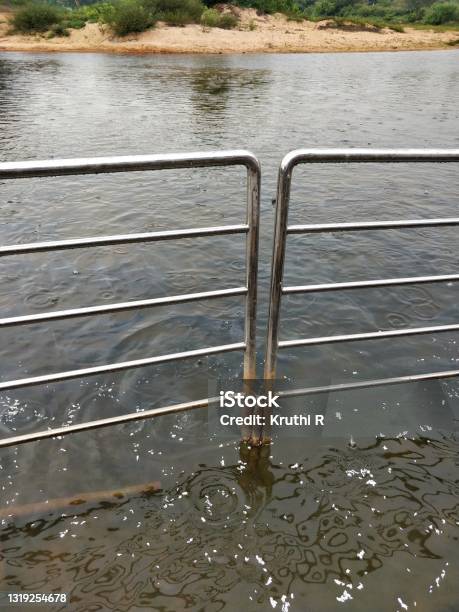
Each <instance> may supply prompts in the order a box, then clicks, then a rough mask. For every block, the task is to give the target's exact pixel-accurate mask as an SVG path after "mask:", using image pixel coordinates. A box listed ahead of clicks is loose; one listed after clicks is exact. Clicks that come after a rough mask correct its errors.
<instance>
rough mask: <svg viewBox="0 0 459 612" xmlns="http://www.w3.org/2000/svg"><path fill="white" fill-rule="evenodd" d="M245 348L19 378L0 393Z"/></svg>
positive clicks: (1, 384)
mask: <svg viewBox="0 0 459 612" xmlns="http://www.w3.org/2000/svg"><path fill="white" fill-rule="evenodd" d="M245 348H246V345H245V342H235V343H233V344H222V345H220V346H212V347H209V348H204V349H195V350H193V351H183V352H181V353H171V354H170V355H159V356H157V357H147V358H145V359H134V360H132V361H122V362H121V363H111V364H109V365H102V366H93V367H90V368H82V369H80V370H68V371H67V372H57V373H56V374H45V375H43V376H33V377H31V378H20V379H19V380H9V381H6V382H0V391H6V390H7V389H19V388H23V387H34V386H36V385H45V384H49V383H56V382H61V381H63V380H70V379H72V378H83V377H86V376H97V375H98V374H107V373H112V372H120V371H122V370H132V369H134V368H143V367H145V366H149V365H156V364H159V363H168V362H170V361H179V360H181V359H188V358H190V357H207V356H208V355H215V354H216V353H227V352H229V351H240V350H244V349H245Z"/></svg>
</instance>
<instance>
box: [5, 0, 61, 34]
mask: <svg viewBox="0 0 459 612" xmlns="http://www.w3.org/2000/svg"><path fill="white" fill-rule="evenodd" d="M62 19H63V13H62V11H61V10H60V9H59V8H57V7H56V6H51V5H50V4H27V5H26V6H24V7H22V8H20V9H19V10H18V11H17V13H16V14H15V15H14V17H13V19H12V22H11V23H12V25H13V27H14V29H15V30H17V31H18V32H23V33H30V32H46V31H47V30H49V29H50V27H51V26H52V25H54V24H56V23H60V22H61V21H62Z"/></svg>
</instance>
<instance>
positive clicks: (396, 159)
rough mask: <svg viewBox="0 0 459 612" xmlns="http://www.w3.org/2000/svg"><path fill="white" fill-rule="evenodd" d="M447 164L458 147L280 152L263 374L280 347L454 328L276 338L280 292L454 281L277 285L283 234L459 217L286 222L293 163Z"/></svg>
mask: <svg viewBox="0 0 459 612" xmlns="http://www.w3.org/2000/svg"><path fill="white" fill-rule="evenodd" d="M401 162H407V163H408V162H409V163H421V162H434V163H440V162H442V163H449V162H459V149H453V150H438V149H434V150H424V149H423V150H417V149H407V150H398V149H397V150H367V149H300V150H298V151H293V152H291V153H289V154H288V155H286V156H285V157H284V159H283V160H282V163H281V166H280V169H279V177H278V185H277V208H276V221H275V231H274V250H273V259H272V269H271V291H270V305H269V317H268V336H267V347H266V360H265V379H267V380H273V379H274V378H275V376H276V365H277V354H278V351H279V350H281V349H288V348H292V347H297V346H313V345H323V344H332V343H336V342H355V341H359V340H374V339H380V338H392V337H400V336H412V335H418V334H431V333H440V332H446V331H456V330H459V324H452V325H437V326H430V327H420V328H407V329H397V330H384V331H383V330H378V331H375V332H363V333H358V334H341V335H332V336H322V337H313V338H300V339H296V340H279V322H280V315H281V300H282V296H283V295H288V294H294V293H314V292H321V291H349V290H353V289H365V288H370V287H391V286H395V285H411V284H420V283H442V282H451V281H457V280H459V274H443V275H438V276H419V277H409V278H389V279H376V280H362V281H352V282H340V283H325V284H311V285H297V286H292V287H284V286H283V275H284V260H285V248H286V242H287V237H288V236H289V235H290V234H309V233H326V232H359V231H374V230H389V229H402V228H405V229H409V228H420V227H437V226H443V227H445V226H456V225H459V217H455V218H449V219H415V220H396V221H395V220H394V221H364V222H351V223H318V224H309V225H288V208H289V201H290V187H291V182H292V174H293V170H294V168H295V167H296V166H297V165H299V164H331V163H333V164H343V163H401ZM458 375H459V370H448V371H443V372H429V373H426V374H415V375H409V376H398V377H393V378H386V379H382V380H365V381H359V382H352V383H343V384H337V385H329V386H323V387H310V388H307V389H295V390H291V391H284V392H280V393H279V395H283V396H287V395H288V396H293V395H309V394H313V393H325V392H330V391H342V390H349V389H361V388H366V387H376V386H381V385H394V384H401V383H406V382H413V381H422V380H432V379H439V378H451V377H454V376H458Z"/></svg>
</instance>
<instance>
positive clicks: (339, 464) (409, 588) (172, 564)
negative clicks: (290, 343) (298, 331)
mask: <svg viewBox="0 0 459 612" xmlns="http://www.w3.org/2000/svg"><path fill="white" fill-rule="evenodd" d="M275 450H276V449H275V447H274V448H270V447H264V448H262V449H251V450H250V449H249V448H248V447H247V446H245V445H242V446H241V447H240V448H239V450H236V449H235V448H231V447H230V448H227V449H224V450H223V451H222V453H223V455H222V459H221V461H220V465H218V466H217V465H214V464H209V465H208V464H200V465H199V467H198V468H197V469H195V470H194V471H193V472H191V473H190V474H188V475H183V477H180V478H179V479H178V480H177V482H176V484H175V485H174V486H172V487H170V488H168V489H167V490H164V491H162V492H160V493H156V494H153V495H152V494H148V495H147V494H145V495H143V496H140V497H134V498H131V499H125V498H123V499H120V500H113V501H102V502H101V503H97V504H95V503H92V504H86V505H82V506H81V505H79V506H76V507H72V509H71V510H70V511H69V509H67V511H66V513H64V514H62V515H61V516H59V515H58V514H55V513H54V514H53V513H52V512H51V513H49V514H48V515H47V516H41V517H34V520H33V521H32V522H30V519H29V522H22V524H21V521H20V520H17V522H16V524H10V525H8V526H6V527H5V529H4V531H3V535H2V557H1V560H2V575H3V578H2V582H3V584H2V590H3V591H6V592H8V591H13V590H21V591H37V590H41V591H48V592H49V591H54V590H59V591H61V592H62V591H65V590H68V592H69V593H70V594H71V601H72V603H73V607H72V609H73V610H81V611H83V610H129V609H132V607H136V609H137V608H147V609H154V610H167V611H169V610H171V611H172V610H181V609H185V608H186V609H191V610H222V609H228V610H239V609H243V608H245V607H247V609H249V610H252V609H268V608H269V607H270V606H272V607H273V608H274V607H276V606H278V609H280V610H284V611H288V610H290V612H292V610H305V609H311V610H314V611H330V610H334V609H338V608H339V607H340V603H344V602H346V603H347V604H348V609H352V610H362V611H363V610H369V609H372V610H388V609H396V607H395V606H396V605H397V601H398V599H397V598H398V597H401V598H402V601H403V602H404V603H405V605H409V606H412V605H413V604H414V601H415V600H416V599H417V600H419V601H420V602H423V604H424V605H423V607H422V608H421V609H423V610H432V611H433V610H436V609H440V608H436V607H435V606H436V605H437V604H438V603H439V602H440V601H442V597H444V596H445V595H444V590H445V589H442V586H443V584H446V582H447V579H448V576H449V574H450V573H451V572H452V571H453V568H452V567H451V566H450V565H449V561H448V559H450V557H451V555H452V554H453V551H454V548H455V546H456V542H457V538H458V536H459V528H458V518H459V516H458V502H457V500H458V492H459V491H458V487H457V482H456V478H455V474H456V472H455V471H454V470H455V469H456V468H457V450H458V443H457V439H456V438H455V437H454V436H450V437H445V436H443V437H441V438H440V439H439V440H435V441H433V440H429V439H426V438H416V439H413V440H409V439H405V438H392V439H377V440H376V441H374V442H373V443H371V444H370V445H367V446H360V447H357V448H355V449H347V450H345V449H339V448H333V447H329V448H327V449H323V448H322V449H316V450H315V451H314V450H313V449H311V454H310V455H309V456H308V457H307V458H304V459H302V460H301V461H296V462H295V463H289V464H287V465H284V462H280V461H279V462H278V463H276V462H275V460H274V457H273V455H272V454H270V453H274V452H275ZM235 453H237V455H236V457H237V460H235ZM216 454H218V451H217V453H216ZM231 457H232V458H233V461H232V463H231V462H230V461H231ZM440 473H441V474H442V475H443V476H442V477H441V478H440V477H439V474H440ZM104 532H105V534H106V535H105V537H101V536H102V534H103V533H104ZM96 534H97V539H95V535H96ZM389 579H390V580H391V582H390V583H388V582H387V580H389ZM381 581H386V582H385V584H386V586H385V597H384V601H383V602H381V603H378V602H373V603H372V604H371V606H370V602H371V601H372V598H374V593H375V590H374V589H377V588H378V585H380V584H381ZM320 584H322V585H323V584H327V585H328V586H327V589H326V590H323V589H321V590H320V591H317V590H316V589H315V585H320ZM319 593H320V596H319ZM428 594H430V595H432V597H431V598H430V599H429V598H428V597H427V595H428ZM433 595H435V596H433ZM448 596H449V603H450V604H452V605H453V608H454V605H455V604H454V601H456V600H454V595H451V593H449V595H448ZM429 602H430V603H429ZM458 603H459V599H458V600H457V601H456V604H458ZM307 606H310V607H309V608H308V607H307ZM369 606H370V607H369ZM453 608H450V609H453ZM62 609H64V608H62Z"/></svg>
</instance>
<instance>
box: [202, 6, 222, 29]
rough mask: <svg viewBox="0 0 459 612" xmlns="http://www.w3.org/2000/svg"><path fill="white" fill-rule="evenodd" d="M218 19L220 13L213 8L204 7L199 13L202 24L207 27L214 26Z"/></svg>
mask: <svg viewBox="0 0 459 612" xmlns="http://www.w3.org/2000/svg"><path fill="white" fill-rule="evenodd" d="M219 21H220V13H219V12H218V11H216V10H215V9H211V8H209V9H206V10H205V11H204V12H203V14H202V15H201V23H202V25H205V26H207V27H208V28H216V27H217V24H218V22H219Z"/></svg>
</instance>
